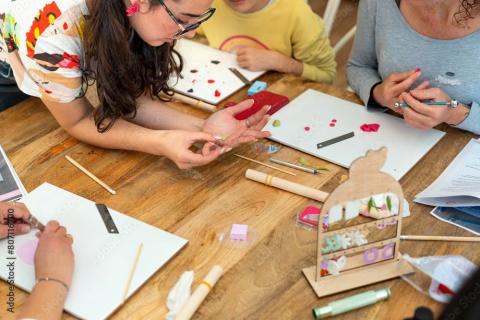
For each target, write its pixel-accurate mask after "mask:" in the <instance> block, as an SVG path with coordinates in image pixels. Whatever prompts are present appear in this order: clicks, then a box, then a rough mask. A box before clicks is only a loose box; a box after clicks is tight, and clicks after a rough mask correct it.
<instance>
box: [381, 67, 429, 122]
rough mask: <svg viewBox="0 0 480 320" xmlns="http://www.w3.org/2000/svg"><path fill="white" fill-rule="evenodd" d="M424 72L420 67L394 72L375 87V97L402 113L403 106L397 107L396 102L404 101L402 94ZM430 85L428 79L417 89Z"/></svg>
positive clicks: (382, 103) (384, 104) (383, 104)
mask: <svg viewBox="0 0 480 320" xmlns="http://www.w3.org/2000/svg"><path fill="white" fill-rule="evenodd" d="M421 74H422V71H421V70H420V69H416V70H410V71H405V72H401V73H392V74H391V75H390V76H389V77H388V78H386V79H385V80H384V81H383V82H382V83H380V84H379V85H377V86H376V87H375V88H374V89H373V98H374V99H375V101H377V102H378V103H379V104H380V105H382V106H384V107H387V108H389V109H391V110H393V111H395V112H397V113H400V114H401V113H402V109H401V108H395V103H396V102H403V101H402V98H401V95H402V93H404V92H406V91H408V90H409V89H410V88H411V87H412V85H413V84H414V83H415V81H417V80H418V79H419V78H420V76H421ZM428 86H429V83H428V81H424V82H423V83H421V84H420V85H419V86H418V87H417V89H424V88H427V87H428Z"/></svg>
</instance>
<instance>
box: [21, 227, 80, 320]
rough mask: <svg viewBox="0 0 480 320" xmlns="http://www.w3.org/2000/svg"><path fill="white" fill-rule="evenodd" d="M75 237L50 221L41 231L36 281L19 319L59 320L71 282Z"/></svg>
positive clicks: (36, 255) (37, 253)
mask: <svg viewBox="0 0 480 320" xmlns="http://www.w3.org/2000/svg"><path fill="white" fill-rule="evenodd" d="M72 244H73V238H72V236H70V235H69V234H67V230H66V229H65V227H62V226H61V225H60V224H59V223H58V222H56V221H50V222H49V223H47V225H46V226H45V230H44V231H43V232H42V233H41V234H39V242H38V247H37V251H36V252H35V278H36V280H37V283H36V284H35V286H34V287H33V290H32V292H31V294H30V296H29V297H28V299H27V301H26V302H25V304H24V306H23V307H22V310H21V311H20V313H19V315H18V319H25V318H32V319H36V320H57V319H61V318H62V312H63V306H64V304H65V300H66V298H67V294H68V291H69V288H70V285H71V282H72V276H73V269H74V255H73V250H72Z"/></svg>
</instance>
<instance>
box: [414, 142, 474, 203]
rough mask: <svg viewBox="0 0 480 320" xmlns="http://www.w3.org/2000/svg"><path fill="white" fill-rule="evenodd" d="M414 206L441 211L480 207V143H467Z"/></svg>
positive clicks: (422, 193)
mask: <svg viewBox="0 0 480 320" xmlns="http://www.w3.org/2000/svg"><path fill="white" fill-rule="evenodd" d="M415 202H418V203H423V204H426V205H431V206H441V207H466V206H480V141H479V140H471V141H470V142H469V143H468V144H467V145H466V146H465V148H463V150H462V151H461V152H460V153H459V154H458V155H457V157H456V158H455V159H454V160H453V161H452V163H451V164H450V165H449V166H448V168H447V169H446V170H445V171H444V172H443V173H442V174H441V175H440V176H439V177H438V178H437V179H436V180H435V181H434V182H433V183H432V184H431V185H430V186H429V187H428V188H427V189H425V190H423V191H422V192H420V193H419V194H417V196H416V198H415Z"/></svg>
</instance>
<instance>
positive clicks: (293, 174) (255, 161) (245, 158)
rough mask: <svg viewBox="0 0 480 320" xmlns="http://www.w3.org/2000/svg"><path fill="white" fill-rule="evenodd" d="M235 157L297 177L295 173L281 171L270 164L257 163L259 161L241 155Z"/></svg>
mask: <svg viewBox="0 0 480 320" xmlns="http://www.w3.org/2000/svg"><path fill="white" fill-rule="evenodd" d="M233 155H234V156H235V157H239V158H242V159H244V160H247V161H251V162H254V163H256V164H259V165H262V166H265V167H267V168H270V169H273V170H277V171H280V172H283V173H286V174H289V175H291V176H296V174H295V173H293V172H290V171H287V170H283V169H280V168H277V167H274V166H271V165H269V164H266V163H263V162H261V161H257V160H255V159H250V158H247V157H244V156H241V155H239V154H236V153H234V154H233Z"/></svg>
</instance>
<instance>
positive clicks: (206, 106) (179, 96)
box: [173, 93, 217, 112]
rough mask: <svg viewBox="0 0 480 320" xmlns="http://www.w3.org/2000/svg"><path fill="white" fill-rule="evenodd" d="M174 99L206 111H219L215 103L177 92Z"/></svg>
mask: <svg viewBox="0 0 480 320" xmlns="http://www.w3.org/2000/svg"><path fill="white" fill-rule="evenodd" d="M173 99H174V100H177V101H180V102H183V103H186V104H188V105H191V106H192V107H195V108H198V109H202V110H205V111H209V112H215V111H217V107H216V106H214V105H213V104H208V103H206V102H203V101H200V100H197V99H194V98H190V97H187V96H184V95H183V94H179V93H175V94H174V95H173Z"/></svg>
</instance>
